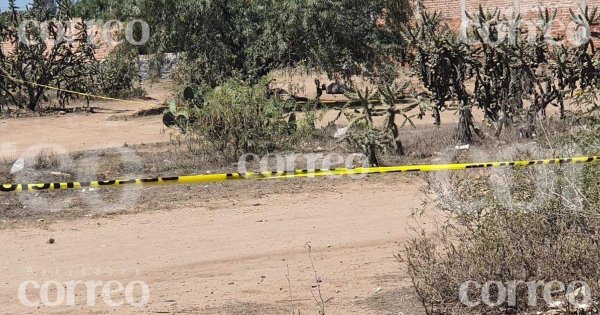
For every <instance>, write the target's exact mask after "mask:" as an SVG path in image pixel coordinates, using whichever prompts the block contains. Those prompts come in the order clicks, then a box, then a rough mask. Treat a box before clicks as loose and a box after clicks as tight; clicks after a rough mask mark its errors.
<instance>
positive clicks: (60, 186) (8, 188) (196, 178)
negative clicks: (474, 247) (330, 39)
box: [0, 156, 600, 192]
mask: <svg viewBox="0 0 600 315" xmlns="http://www.w3.org/2000/svg"><path fill="white" fill-rule="evenodd" d="M598 160H600V157H598V156H584V157H573V158H559V159H547V160H524V161H513V162H489V163H457V164H427V165H412V166H388V167H370V168H354V169H351V168H338V169H333V170H320V169H316V170H296V171H289V172H288V171H277V172H261V173H244V174H242V173H229V174H207V175H188V176H177V177H155V178H139V179H128V180H118V179H115V180H105V181H92V182H70V183H44V184H5V185H1V186H0V192H28V191H44V190H70V189H84V188H106V187H113V188H116V187H127V186H152V185H169V184H171V185H172V184H179V185H187V184H197V183H217V182H224V181H228V180H241V179H286V178H302V177H322V176H348V175H365V174H385V173H404V172H435V171H459V170H467V169H476V168H494V167H525V166H533V165H560V164H582V163H592V162H596V161H598Z"/></svg>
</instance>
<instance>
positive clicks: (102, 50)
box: [0, 18, 118, 60]
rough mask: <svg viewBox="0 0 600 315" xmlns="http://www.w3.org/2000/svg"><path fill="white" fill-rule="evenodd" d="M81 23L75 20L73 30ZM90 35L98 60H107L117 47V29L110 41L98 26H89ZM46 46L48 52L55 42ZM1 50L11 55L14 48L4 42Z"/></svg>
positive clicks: (0, 44)
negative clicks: (107, 56)
mask: <svg viewBox="0 0 600 315" xmlns="http://www.w3.org/2000/svg"><path fill="white" fill-rule="evenodd" d="M79 22H81V19H78V18H75V19H74V20H73V21H72V23H73V24H72V25H73V28H74V27H75V24H76V23H79ZM88 27H89V29H88V34H89V36H90V38H91V39H92V42H93V44H94V45H95V47H96V51H95V52H96V54H95V56H96V59H98V60H104V59H105V58H106V55H107V54H108V53H109V52H110V51H111V50H113V49H114V48H115V47H116V46H117V39H118V38H117V31H118V30H117V29H116V27H114V28H113V30H111V32H110V36H111V40H110V41H108V42H107V41H106V40H105V39H104V34H103V30H102V27H100V26H98V25H96V26H88ZM68 35H70V34H69V33H67V36H68ZM46 44H47V45H48V50H49V49H52V47H53V46H54V42H52V40H48V41H47V42H46ZM0 49H2V51H3V52H4V53H5V54H7V55H8V54H10V52H11V51H12V50H13V47H12V45H11V43H8V42H4V43H0ZM73 49H74V50H75V49H77V43H73Z"/></svg>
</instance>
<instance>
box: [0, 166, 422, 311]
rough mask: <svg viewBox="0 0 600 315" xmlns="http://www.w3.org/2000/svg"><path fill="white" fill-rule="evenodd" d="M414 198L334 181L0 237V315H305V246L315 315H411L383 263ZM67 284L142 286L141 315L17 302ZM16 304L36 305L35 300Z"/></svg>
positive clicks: (392, 187) (404, 231)
mask: <svg viewBox="0 0 600 315" xmlns="http://www.w3.org/2000/svg"><path fill="white" fill-rule="evenodd" d="M283 184H285V183H283ZM420 186H422V182H421V181H420V180H419V179H417V178H407V177H403V176H402V175H398V176H396V175H390V176H384V177H383V178H381V177H375V178H369V179H362V180H342V181H341V182H340V184H339V185H335V186H334V187H335V188H333V189H327V190H326V191H323V192H321V193H318V194H315V193H303V192H300V193H294V194H271V195H269V194H267V195H265V196H263V197H260V198H250V199H244V198H240V199H239V200H238V201H232V200H221V201H220V202H216V203H215V204H212V205H211V206H198V207H185V208H178V207H177V206H175V208H174V210H172V211H155V212H142V213H137V214H132V215H123V216H115V217H110V218H97V219H94V218H86V219H80V220H76V221H68V222H58V223H54V224H51V225H48V226H37V227H31V226H30V227H21V228H18V229H5V230H0V242H1V243H2V244H3V245H2V251H0V261H2V264H1V265H0V272H1V274H2V275H3V277H2V280H1V281H2V282H1V284H2V285H1V287H0V305H2V308H1V312H0V313H5V314H15V313H32V314H33V313H38V312H57V311H58V312H85V313H105V312H109V313H123V314H124V313H199V314H291V308H292V306H291V304H290V301H291V302H292V303H293V305H294V308H295V309H296V310H300V312H301V314H317V313H318V306H317V305H316V303H315V302H314V301H313V297H312V295H311V291H310V290H311V285H314V284H315V283H316V281H315V275H314V270H313V268H312V264H311V260H310V256H309V254H308V249H307V246H306V244H307V243H308V244H310V245H311V246H312V249H313V251H312V257H313V259H314V265H315V270H316V272H317V274H318V278H319V279H320V280H322V282H321V285H322V293H323V296H324V299H325V300H329V301H328V302H327V303H326V309H327V314H350V313H354V314H402V313H403V314H415V313H418V308H417V305H416V300H415V299H414V297H413V296H412V294H411V291H410V289H409V285H410V283H409V281H408V279H407V276H406V273H405V272H404V271H403V270H402V266H401V264H399V263H398V262H397V260H396V259H395V258H394V257H393V254H395V253H398V251H399V249H400V245H401V244H402V242H403V241H405V240H407V239H409V238H410V237H412V236H415V232H414V230H413V229H412V228H413V227H418V226H419V225H421V223H419V221H418V220H414V219H412V218H410V214H411V209H413V208H414V207H416V206H418V204H419V199H418V189H419V187H420ZM427 222H431V221H430V220H425V221H424V223H427ZM424 223H423V224H424ZM49 238H53V239H54V240H55V243H54V244H48V243H47V241H48V239H49ZM288 277H289V282H288ZM71 280H81V281H90V280H94V281H104V282H107V281H110V280H117V281H120V282H122V283H125V284H126V283H130V282H132V281H144V282H146V283H147V284H148V286H149V289H150V300H149V303H148V304H147V305H146V306H144V307H142V308H134V307H129V306H125V305H123V306H119V307H110V306H108V305H106V304H105V303H104V301H103V300H102V295H101V294H102V291H101V290H98V291H97V292H96V293H97V298H98V300H99V302H98V304H97V305H95V306H86V305H85V304H86V301H87V300H86V298H85V297H86V292H87V291H86V290H87V288H86V287H85V286H83V285H81V286H78V287H76V290H75V292H76V293H77V296H76V298H75V303H76V306H74V307H71V306H68V305H60V306H57V307H40V308H37V307H34V308H31V307H26V306H23V305H22V304H21V303H20V302H19V299H18V287H19V285H20V284H21V283H22V282H24V281H36V282H37V283H40V284H43V283H46V282H48V281H59V282H61V283H66V282H68V281H71ZM290 288H291V291H290ZM313 290H315V289H313ZM53 292H54V294H56V291H53ZM28 293H29V299H30V300H31V301H36V300H39V296H38V295H37V294H38V293H39V290H33V289H32V290H29V291H28ZM290 294H291V296H290ZM55 297H56V296H55V295H53V297H52V298H51V299H50V300H51V301H52V300H54V299H55ZM136 299H137V300H138V301H140V300H141V295H136ZM115 300H118V298H115Z"/></svg>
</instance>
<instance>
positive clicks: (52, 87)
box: [0, 74, 148, 105]
mask: <svg viewBox="0 0 600 315" xmlns="http://www.w3.org/2000/svg"><path fill="white" fill-rule="evenodd" d="M0 76H2V77H5V78H7V79H9V80H11V81H16V82H20V83H23V84H31V85H33V86H39V87H44V88H47V89H49V90H54V91H62V92H67V93H71V94H77V95H80V96H87V97H91V98H98V99H103V100H108V101H117V102H124V103H131V104H142V105H148V103H145V102H138V101H131V100H124V99H120V98H114V97H108V96H100V95H94V94H89V93H82V92H77V91H71V90H67V89H61V88H57V87H54V86H50V85H44V84H39V83H35V82H30V81H24V80H20V79H17V78H13V77H11V76H8V75H4V74H0Z"/></svg>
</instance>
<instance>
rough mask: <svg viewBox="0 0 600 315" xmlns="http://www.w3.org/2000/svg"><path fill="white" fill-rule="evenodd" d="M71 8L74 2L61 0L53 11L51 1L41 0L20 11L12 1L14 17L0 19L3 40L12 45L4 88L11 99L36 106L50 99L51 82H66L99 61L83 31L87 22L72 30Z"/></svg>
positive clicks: (0, 65)
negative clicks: (0, 21)
mask: <svg viewBox="0 0 600 315" xmlns="http://www.w3.org/2000/svg"><path fill="white" fill-rule="evenodd" d="M70 9H71V1H69V0H59V1H57V8H56V10H55V12H54V14H51V12H50V11H49V10H50V9H49V8H48V7H47V6H46V2H45V1H43V0H35V1H34V2H33V4H32V5H31V7H29V8H28V9H27V10H25V11H19V10H18V8H17V7H16V6H15V1H14V0H9V18H8V21H7V22H6V23H2V24H0V42H3V43H4V42H8V43H9V44H10V46H11V47H12V50H11V51H6V52H4V51H2V52H0V75H1V76H2V77H3V81H4V82H0V83H2V84H0V91H1V93H2V95H3V98H4V99H5V100H6V101H7V102H8V103H10V104H12V105H14V106H16V107H18V108H27V109H29V110H32V111H35V110H37V109H38V106H39V104H40V102H41V101H42V100H44V99H46V95H45V93H46V91H47V86H60V84H61V83H63V86H64V83H66V82H77V81H78V80H79V79H80V78H82V77H85V76H86V75H88V74H89V73H88V71H87V69H89V67H87V66H86V65H88V64H89V63H91V62H93V60H94V54H93V47H92V46H91V45H90V44H88V43H87V35H86V34H83V33H85V32H86V27H85V25H83V24H80V25H77V26H76V27H75V30H74V31H71V30H70V24H69V21H70V20H71V11H70ZM73 33H75V34H73ZM49 42H52V43H53V44H52V45H49ZM74 46H77V47H78V48H77V49H75V48H74Z"/></svg>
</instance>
